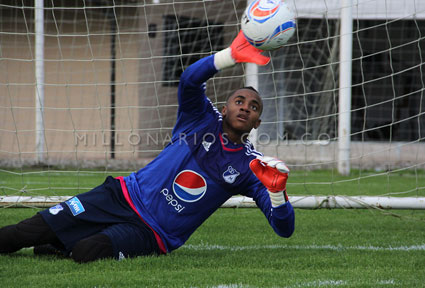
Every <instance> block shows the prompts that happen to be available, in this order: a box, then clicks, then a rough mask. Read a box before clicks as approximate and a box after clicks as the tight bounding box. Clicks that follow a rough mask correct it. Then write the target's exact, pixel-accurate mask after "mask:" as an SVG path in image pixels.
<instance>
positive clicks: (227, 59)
mask: <svg viewBox="0 0 425 288" xmlns="http://www.w3.org/2000/svg"><path fill="white" fill-rule="evenodd" d="M235 64H236V62H235V60H233V58H232V50H231V49H230V47H228V48H226V49H224V50H221V51H219V52H217V53H215V55H214V66H215V68H216V69H217V70H222V69H224V68H229V67H232V66H233V65H235Z"/></svg>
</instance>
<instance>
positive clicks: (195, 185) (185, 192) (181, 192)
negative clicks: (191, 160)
mask: <svg viewBox="0 0 425 288" xmlns="http://www.w3.org/2000/svg"><path fill="white" fill-rule="evenodd" d="M173 191H174V194H175V195H176V196H177V198H179V199H180V200H183V201H185V202H195V201H198V200H199V199H201V198H202V197H203V196H204V195H205V192H207V182H206V181H205V179H204V177H202V176H201V175H200V174H198V173H196V172H195V171H192V170H183V171H181V172H180V173H179V174H177V176H176V178H175V179H174V182H173Z"/></svg>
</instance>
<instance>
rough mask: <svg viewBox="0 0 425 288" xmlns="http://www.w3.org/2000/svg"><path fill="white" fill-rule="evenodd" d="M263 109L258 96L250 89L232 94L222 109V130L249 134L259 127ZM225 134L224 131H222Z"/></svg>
mask: <svg viewBox="0 0 425 288" xmlns="http://www.w3.org/2000/svg"><path fill="white" fill-rule="evenodd" d="M262 109H263V106H262V101H261V98H260V96H259V95H258V94H257V93H256V92H255V91H252V90H250V89H239V90H236V91H235V93H233V94H232V95H231V96H230V97H229V99H228V100H227V103H226V105H225V106H224V107H223V110H222V112H221V114H222V115H223V121H224V122H223V126H224V128H225V129H226V128H228V129H232V130H233V132H236V133H238V134H243V133H249V132H250V131H251V129H252V128H257V127H258V126H260V123H261V120H260V115H261V111H262ZM224 132H226V131H224Z"/></svg>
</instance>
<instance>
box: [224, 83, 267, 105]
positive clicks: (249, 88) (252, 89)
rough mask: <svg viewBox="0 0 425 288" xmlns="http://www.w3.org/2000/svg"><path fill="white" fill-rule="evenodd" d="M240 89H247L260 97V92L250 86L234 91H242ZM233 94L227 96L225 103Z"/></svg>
mask: <svg viewBox="0 0 425 288" xmlns="http://www.w3.org/2000/svg"><path fill="white" fill-rule="evenodd" d="M242 89H248V90H251V91H254V92H255V93H257V94H258V96H260V92H258V91H257V89H255V88H254V87H252V86H245V87H242V88H239V89H237V90H235V91H238V90H242ZM233 94H234V92H233V93H232V94H229V95H227V97H226V102H227V100H229V98H230V96H232V95H233ZM260 98H261V96H260Z"/></svg>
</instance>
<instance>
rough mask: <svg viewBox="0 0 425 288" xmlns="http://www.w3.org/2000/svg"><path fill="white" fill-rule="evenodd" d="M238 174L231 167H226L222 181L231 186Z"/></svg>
mask: <svg viewBox="0 0 425 288" xmlns="http://www.w3.org/2000/svg"><path fill="white" fill-rule="evenodd" d="M239 175H240V173H239V172H238V171H237V170H236V169H235V168H233V167H232V166H229V167H227V170H226V171H224V173H223V179H224V181H226V182H227V183H229V184H233V183H234V182H235V180H236V177H238V176H239Z"/></svg>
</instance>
